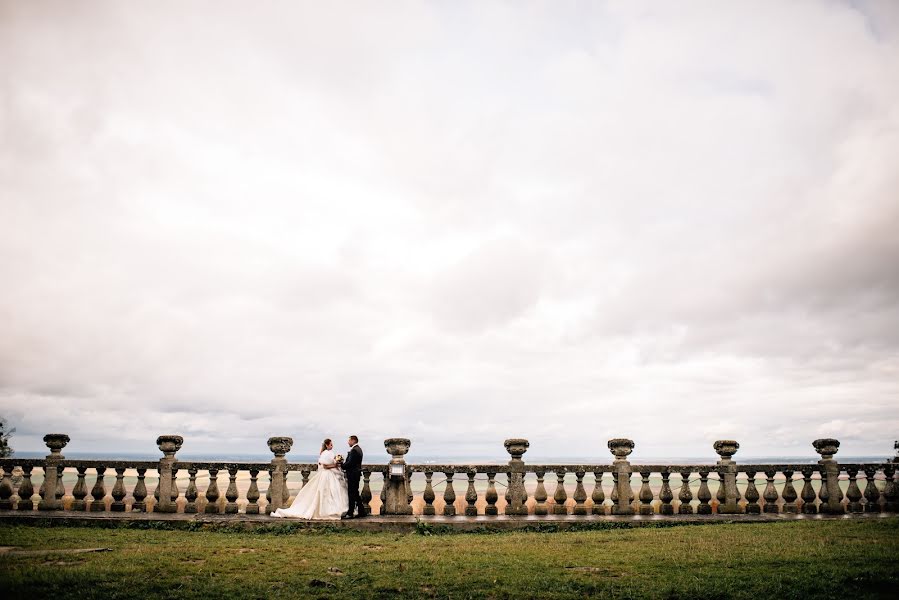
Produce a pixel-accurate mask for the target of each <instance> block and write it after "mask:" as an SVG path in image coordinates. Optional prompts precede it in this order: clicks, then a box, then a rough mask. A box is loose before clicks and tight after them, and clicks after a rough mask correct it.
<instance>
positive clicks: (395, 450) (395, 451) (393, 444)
mask: <svg viewBox="0 0 899 600" xmlns="http://www.w3.org/2000/svg"><path fill="white" fill-rule="evenodd" d="M411 445H412V442H411V441H410V440H409V438H387V439H386V440H384V448H386V449H387V454H389V455H390V456H392V457H393V458H392V459H391V460H392V461H402V460H403V458H402V457H403V455H405V454H406V453H407V452H409V446H411Z"/></svg>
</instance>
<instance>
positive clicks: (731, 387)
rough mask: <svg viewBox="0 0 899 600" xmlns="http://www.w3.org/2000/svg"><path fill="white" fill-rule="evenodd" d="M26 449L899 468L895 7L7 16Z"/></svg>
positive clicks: (337, 9) (19, 6) (5, 153)
mask: <svg viewBox="0 0 899 600" xmlns="http://www.w3.org/2000/svg"><path fill="white" fill-rule="evenodd" d="M0 415H4V416H5V417H6V418H7V419H8V420H9V421H10V422H11V425H13V426H15V427H17V428H18V431H17V433H16V434H15V435H14V437H13V438H12V442H13V447H14V448H16V449H17V450H20V451H29V450H31V451H34V450H42V449H44V450H45V447H44V445H43V442H42V441H41V439H40V438H41V437H42V436H43V434H44V433H47V432H56V431H59V432H65V433H68V434H69V435H70V436H71V437H72V442H71V444H70V446H69V448H68V449H69V450H71V451H73V452H74V451H82V452H85V451H86V452H90V451H97V452H99V451H103V452H117V451H121V452H135V451H141V452H144V451H145V452H148V453H158V450H157V449H156V446H155V439H156V436H157V435H158V434H161V433H180V434H182V435H184V437H185V443H184V447H183V450H182V453H215V452H228V453H237V452H249V453H265V452H267V451H268V450H267V447H266V444H265V440H266V439H267V437H268V436H270V435H291V436H293V437H294V439H295V440H296V442H295V446H294V450H295V452H300V453H308V454H311V453H314V452H315V451H316V450H317V445H318V443H319V441H320V439H321V438H322V437H324V436H330V437H334V438H337V439H341V438H343V437H344V436H346V435H347V434H349V433H357V434H358V435H359V436H360V437H361V438H362V445H363V447H365V448H366V450H367V452H368V454H367V458H370V459H371V460H373V461H380V460H382V459H383V460H386V458H387V455H386V454H385V453H384V450H383V444H382V440H383V439H384V438H385V437H390V436H396V435H401V436H406V437H409V438H411V439H412V444H413V445H412V452H411V453H410V455H409V458H410V460H414V458H415V456H416V455H419V456H463V455H467V456H484V455H488V456H493V455H495V456H496V457H497V458H502V457H503V456H505V452H504V450H503V448H502V441H503V439H505V438H507V437H518V436H521V437H526V438H529V439H530V441H531V451H530V454H531V455H542V456H566V455H568V456H596V457H597V460H601V461H603V462H604V461H606V460H609V459H610V458H611V455H610V454H609V452H608V450H607V449H606V445H605V444H606V440H607V439H609V438H611V437H619V436H624V437H630V438H632V439H634V440H635V441H636V444H637V449H636V451H635V454H634V457H635V458H638V457H640V456H684V455H687V456H708V457H709V458H710V459H712V458H715V455H714V452H713V451H712V448H711V444H712V442H713V441H714V440H716V439H721V438H734V439H737V440H739V441H740V443H741V445H742V448H741V450H740V453H739V454H738V455H737V459H739V457H740V455H741V454H742V455H744V456H763V455H778V454H789V455H797V454H809V455H811V454H813V450H812V448H811V445H810V442H811V441H812V440H813V439H815V438H817V437H822V436H833V437H836V438H839V439H840V440H842V442H843V446H842V450H841V452H842V454H844V455H862V454H874V455H890V454H892V441H893V440H894V439H895V438H896V436H897V435H899V3H897V2H894V1H892V0H884V1H883V2H839V1H817V2H799V1H797V2H780V1H777V2H745V3H741V2H726V3H724V2H687V1H684V2H647V3H642V2H632V1H628V2H610V3H605V2H598V1H597V2H583V3H572V2H548V3H539V2H510V3H503V2H473V3H463V2H433V3H428V2H412V3H402V2H390V3H374V2H362V3H359V4H345V3H333V2H314V3H313V2H283V3H272V2H252V3H250V2H246V3H223V2H208V3H204V2H188V3H183V2H176V3H167V2H145V3H142V5H141V3H136V2H127V3H123V2H111V3H101V2H77V3H73V2H62V1H60V2H18V1H13V0H0ZM341 443H342V442H341ZM525 458H528V457H527V456H526V457H525Z"/></svg>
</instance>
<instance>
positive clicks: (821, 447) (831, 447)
mask: <svg viewBox="0 0 899 600" xmlns="http://www.w3.org/2000/svg"><path fill="white" fill-rule="evenodd" d="M812 446H814V447H815V452H817V453H818V454H820V455H821V459H822V460H830V459H832V458H833V455H834V454H836V453H837V452H838V451H839V449H840V440H835V439H833V438H821V439H819V440H815V441H814V442H812Z"/></svg>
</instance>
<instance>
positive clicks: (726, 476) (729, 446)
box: [713, 440, 741, 515]
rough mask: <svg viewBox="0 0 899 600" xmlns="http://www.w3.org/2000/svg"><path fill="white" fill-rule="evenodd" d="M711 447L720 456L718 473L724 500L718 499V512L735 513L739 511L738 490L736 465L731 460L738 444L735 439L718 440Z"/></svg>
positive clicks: (722, 513) (723, 513) (738, 446)
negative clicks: (721, 482)
mask: <svg viewBox="0 0 899 600" xmlns="http://www.w3.org/2000/svg"><path fill="white" fill-rule="evenodd" d="M713 447H714V448H715V452H717V453H718V456H720V457H721V459H720V460H719V461H718V473H719V477H721V478H722V481H723V484H724V485H723V487H724V501H723V502H722V501H721V499H720V498H719V499H718V502H719V504H718V514H721V515H733V514H737V513H739V512H741V511H740V505H739V504H738V502H739V500H740V492H739V491H738V490H737V466H736V463H735V462H734V461H733V456H734V454H736V453H737V450H739V449H740V444H739V443H737V442H736V441H735V440H718V441H717V442H715V443H714V444H713Z"/></svg>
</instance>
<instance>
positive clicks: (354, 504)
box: [346, 471, 365, 515]
mask: <svg viewBox="0 0 899 600" xmlns="http://www.w3.org/2000/svg"><path fill="white" fill-rule="evenodd" d="M361 477H362V473H360V472H358V471H356V472H355V473H350V472H347V474H346V485H347V496H348V497H349V508H348V509H347V511H346V512H347V514H348V515H352V514H353V513H354V512H355V513H356V514H357V515H365V507H364V506H363V505H362V499H361V498H359V480H360V479H361ZM357 509H358V510H357Z"/></svg>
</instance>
